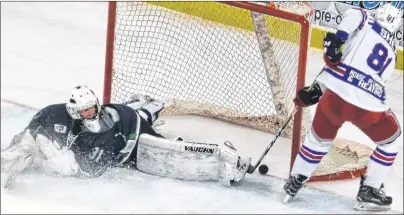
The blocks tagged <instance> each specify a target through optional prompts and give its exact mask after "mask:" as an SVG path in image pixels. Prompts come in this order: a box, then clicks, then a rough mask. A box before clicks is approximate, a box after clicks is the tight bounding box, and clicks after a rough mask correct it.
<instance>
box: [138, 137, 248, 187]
mask: <svg viewBox="0 0 404 215" xmlns="http://www.w3.org/2000/svg"><path fill="white" fill-rule="evenodd" d="M250 162H251V160H249V161H247V162H245V161H242V160H240V158H239V156H238V155H237V152H236V150H235V149H234V148H233V147H228V146H223V147H219V146H218V145H217V144H205V143H192V142H184V141H174V140H168V139H163V138H159V137H154V136H151V135H148V134H142V135H140V137H139V144H138V150H137V163H136V167H137V168H138V169H139V170H140V171H142V172H145V173H149V174H153V175H158V176H162V177H169V178H175V179H183V180H193V181H209V180H213V181H219V183H221V184H222V185H225V186H230V185H231V182H233V181H234V182H240V181H242V179H243V178H244V175H245V173H246V171H247V168H248V166H249V164H250ZM243 164H245V165H243ZM243 167H247V168H243Z"/></svg>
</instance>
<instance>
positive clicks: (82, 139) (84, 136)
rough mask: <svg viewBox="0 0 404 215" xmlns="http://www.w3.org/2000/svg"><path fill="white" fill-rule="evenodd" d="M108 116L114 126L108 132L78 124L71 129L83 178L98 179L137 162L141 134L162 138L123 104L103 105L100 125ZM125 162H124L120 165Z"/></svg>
mask: <svg viewBox="0 0 404 215" xmlns="http://www.w3.org/2000/svg"><path fill="white" fill-rule="evenodd" d="M106 115H107V118H109V119H112V121H113V125H112V126H111V127H109V128H107V129H106V130H105V131H101V132H98V133H94V132H89V131H88V130H87V129H86V128H85V127H84V126H83V125H82V122H81V121H78V120H76V121H75V122H74V126H73V129H72V134H73V135H72V137H69V138H73V139H74V140H73V142H72V145H71V147H70V149H71V150H72V151H73V152H74V154H75V157H76V161H77V162H78V164H79V167H80V173H81V175H82V176H84V177H97V176H100V175H101V174H102V173H104V172H105V171H106V170H107V169H108V168H109V167H111V166H116V165H117V164H126V163H130V162H134V163H135V162H136V146H137V139H138V137H139V135H140V134H141V133H148V134H151V135H155V136H159V137H162V136H161V135H159V134H157V133H156V132H155V131H154V129H153V128H152V127H151V125H150V124H149V123H148V122H147V121H146V120H145V119H143V118H142V117H140V116H139V114H138V113H137V112H136V111H135V110H134V109H132V108H130V107H128V106H126V105H121V104H109V105H103V106H102V108H101V113H100V121H102V120H101V119H102V118H103V117H105V116H106ZM122 160H125V162H121V161H122Z"/></svg>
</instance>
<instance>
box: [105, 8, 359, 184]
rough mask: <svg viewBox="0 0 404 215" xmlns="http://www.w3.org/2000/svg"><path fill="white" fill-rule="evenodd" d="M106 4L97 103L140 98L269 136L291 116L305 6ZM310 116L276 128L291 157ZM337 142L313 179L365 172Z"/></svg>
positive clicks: (301, 60) (306, 29) (301, 79)
mask: <svg viewBox="0 0 404 215" xmlns="http://www.w3.org/2000/svg"><path fill="white" fill-rule="evenodd" d="M109 5H110V6H109V18H108V32H107V53H106V66H105V67H106V69H105V83H104V103H108V102H112V103H124V102H126V101H128V100H129V99H130V98H131V96H132V95H133V94H146V95H149V96H151V97H154V98H156V99H162V100H167V101H168V103H167V106H166V108H165V109H164V111H163V112H162V113H161V114H162V115H184V114H195V115H201V116H206V117H212V118H217V119H221V120H225V121H229V122H232V123H236V124H240V125H245V126H248V127H252V128H255V129H259V130H262V131H265V132H269V133H276V132H277V130H278V129H279V127H280V126H282V124H283V122H284V121H285V120H286V119H287V117H288V116H289V115H290V114H291V113H292V112H293V110H294V105H293V102H292V100H293V98H294V97H295V95H296V89H300V88H302V87H303V86H304V85H305V67H306V58H307V50H308V41H309V35H310V26H309V23H308V21H307V20H310V16H312V14H313V10H312V8H311V6H310V4H308V3H304V4H301V3H295V4H291V3H276V4H273V5H268V6H260V5H257V4H253V3H248V2H221V3H219V2H110V3H109ZM310 121H311V116H310V113H309V111H307V110H306V111H301V110H299V111H297V113H296V115H295V116H294V120H293V123H290V124H289V126H288V127H287V128H286V129H285V131H284V132H283V136H285V137H288V138H291V139H292V143H293V144H292V145H293V146H292V153H291V163H292V162H293V161H294V158H295V156H296V155H297V151H298V150H299V148H300V142H301V137H302V135H303V134H305V133H306V131H307V129H308V128H309V127H310ZM302 122H306V123H303V124H302ZM336 142H341V143H342V147H339V146H338V145H337V144H335V145H334V147H333V149H332V150H331V151H330V153H329V155H327V156H325V158H323V160H324V161H323V162H321V164H320V167H319V170H320V173H318V172H316V173H315V175H316V176H315V177H313V180H317V179H319V180H329V179H333V178H334V176H335V175H337V176H340V173H343V174H344V175H345V174H347V175H348V176H349V177H352V176H356V175H358V172H359V171H358V170H364V167H365V166H366V164H363V163H360V162H359V161H360V160H361V159H358V158H357V157H358V153H357V152H355V151H354V150H353V149H351V148H352V147H351V148H350V146H351V145H354V143H352V144H348V146H347V145H346V144H347V143H350V142H349V141H336ZM285 156H286V155H285ZM326 157H327V158H326ZM347 162H349V163H348V164H347ZM317 176H318V177H317ZM337 178H341V177H337ZM342 178H345V177H342ZM342 178H341V179H342Z"/></svg>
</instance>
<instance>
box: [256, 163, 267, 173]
mask: <svg viewBox="0 0 404 215" xmlns="http://www.w3.org/2000/svg"><path fill="white" fill-rule="evenodd" d="M258 171H259V172H260V174H262V175H265V174H267V173H268V166H267V165H265V164H262V165H261V166H260V167H259V168H258Z"/></svg>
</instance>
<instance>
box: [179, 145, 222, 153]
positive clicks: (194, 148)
mask: <svg viewBox="0 0 404 215" xmlns="http://www.w3.org/2000/svg"><path fill="white" fill-rule="evenodd" d="M185 151H190V152H200V153H205V154H213V153H214V152H215V149H211V148H204V147H198V146H185Z"/></svg>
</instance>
